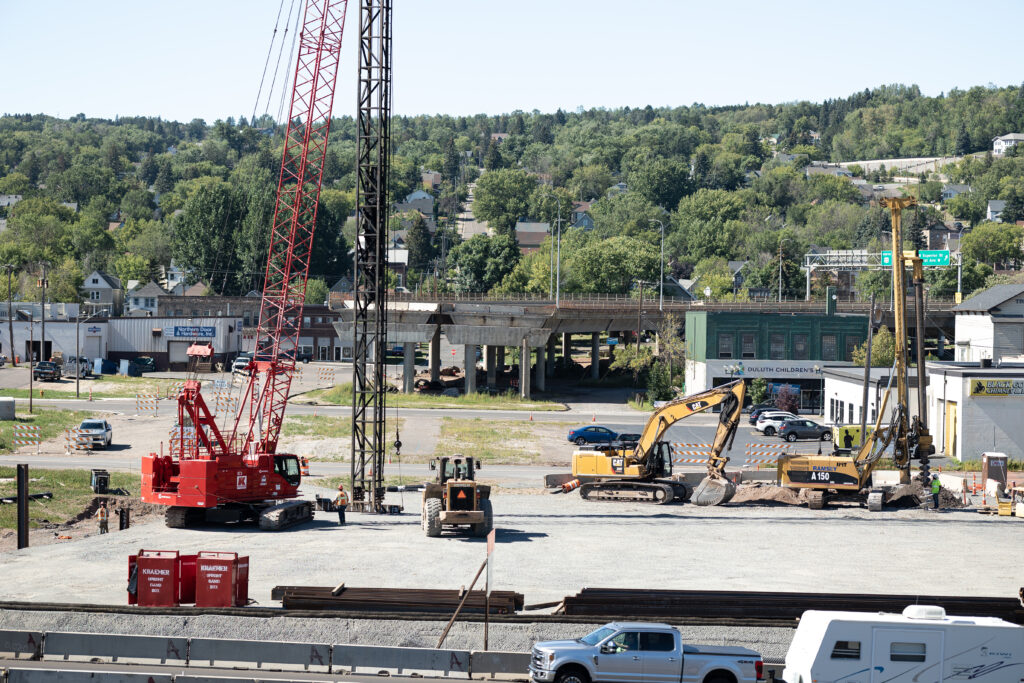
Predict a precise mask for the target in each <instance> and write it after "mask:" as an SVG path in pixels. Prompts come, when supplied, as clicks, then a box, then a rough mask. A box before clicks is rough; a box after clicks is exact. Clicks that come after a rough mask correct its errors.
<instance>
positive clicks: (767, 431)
mask: <svg viewBox="0 0 1024 683" xmlns="http://www.w3.org/2000/svg"><path fill="white" fill-rule="evenodd" d="M795 419H796V415H794V414H793V413H790V412H786V411H785V410H772V411H769V412H767V413H762V414H761V415H759V416H758V418H757V424H755V425H754V429H756V430H757V431H759V432H761V433H762V434H764V435H765V436H772V435H774V434H775V432H777V431H779V425H781V424H782V423H783V422H785V421H786V420H795Z"/></svg>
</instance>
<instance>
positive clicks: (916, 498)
mask: <svg viewBox="0 0 1024 683" xmlns="http://www.w3.org/2000/svg"><path fill="white" fill-rule="evenodd" d="M931 498H932V492H931V488H930V487H926V486H922V485H921V482H919V481H917V480H916V479H915V480H914V481H912V482H911V483H909V484H901V485H900V486H894V487H893V488H892V490H890V491H889V493H888V494H887V495H886V497H885V504H886V505H889V506H892V507H918V506H919V505H921V503H923V502H925V501H930V500H931ZM939 507H940V508H946V509H960V508H964V507H967V506H966V505H965V504H964V501H963V498H962V497H961V496H958V495H957V494H955V493H953V492H952V491H950V490H949V489H947V488H945V487H943V488H942V490H940V491H939Z"/></svg>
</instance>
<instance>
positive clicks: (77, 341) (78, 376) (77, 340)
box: [75, 309, 96, 398]
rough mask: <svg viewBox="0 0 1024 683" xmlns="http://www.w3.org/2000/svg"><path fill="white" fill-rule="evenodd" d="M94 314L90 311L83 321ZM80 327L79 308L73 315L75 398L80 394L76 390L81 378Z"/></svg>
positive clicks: (80, 314) (94, 313)
mask: <svg viewBox="0 0 1024 683" xmlns="http://www.w3.org/2000/svg"><path fill="white" fill-rule="evenodd" d="M94 315H96V312H95V311H93V312H92V313H90V314H89V315H87V316H86V318H85V322H89V320H90V319H91V318H92V317H93V316H94ZM81 329H82V311H81V309H79V311H78V315H76V316H75V398H79V397H80V394H79V391H78V385H79V380H80V379H81V376H82V366H81V358H82V353H81V341H82V333H81Z"/></svg>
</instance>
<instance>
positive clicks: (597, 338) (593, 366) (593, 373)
mask: <svg viewBox="0 0 1024 683" xmlns="http://www.w3.org/2000/svg"><path fill="white" fill-rule="evenodd" d="M590 378H591V379H600V378H601V333H600V332H592V333H591V334H590Z"/></svg>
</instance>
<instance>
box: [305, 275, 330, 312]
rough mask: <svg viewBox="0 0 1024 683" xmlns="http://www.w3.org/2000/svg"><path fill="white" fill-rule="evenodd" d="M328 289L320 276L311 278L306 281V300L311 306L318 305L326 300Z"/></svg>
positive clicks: (328, 293)
mask: <svg viewBox="0 0 1024 683" xmlns="http://www.w3.org/2000/svg"><path fill="white" fill-rule="evenodd" d="M329 295H330V289H329V288H328V287H327V283H326V282H324V281H323V280H321V279H320V278H311V279H309V280H307V281H306V302H307V303H309V304H310V305H313V306H319V305H320V304H321V303H323V302H325V301H327V297H328V296H329Z"/></svg>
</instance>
